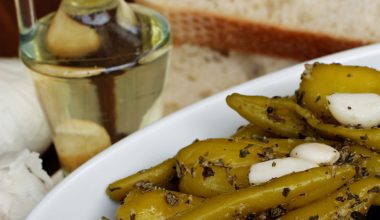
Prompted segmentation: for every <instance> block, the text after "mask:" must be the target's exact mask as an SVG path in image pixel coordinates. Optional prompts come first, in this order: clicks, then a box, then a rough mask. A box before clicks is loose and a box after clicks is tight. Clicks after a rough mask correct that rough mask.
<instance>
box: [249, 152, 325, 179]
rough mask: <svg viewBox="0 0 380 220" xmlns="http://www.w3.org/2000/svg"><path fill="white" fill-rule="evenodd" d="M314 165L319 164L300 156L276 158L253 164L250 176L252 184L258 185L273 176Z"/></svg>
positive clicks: (302, 169)
mask: <svg viewBox="0 0 380 220" xmlns="http://www.w3.org/2000/svg"><path fill="white" fill-rule="evenodd" d="M314 167H318V164H316V163H314V162H311V161H308V160H304V159H300V158H293V157H287V158H281V159H274V160H268V161H265V162H261V163H257V164H253V165H252V166H251V169H250V172H249V175H248V178H249V182H250V183H251V184H255V185H258V184H262V183H265V182H268V181H269V180H271V179H273V178H277V177H281V176H285V175H287V174H290V173H294V172H301V171H304V170H308V169H311V168H314Z"/></svg>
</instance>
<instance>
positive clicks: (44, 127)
mask: <svg viewBox="0 0 380 220" xmlns="http://www.w3.org/2000/svg"><path fill="white" fill-rule="evenodd" d="M50 143H51V134H50V130H49V127H48V124H47V121H46V118H45V116H44V114H43V112H42V109H41V107H40V105H39V102H38V100H37V95H36V92H35V90H34V86H33V82H32V80H31V77H30V76H29V74H28V73H27V70H26V68H25V67H24V66H23V65H22V64H21V62H20V61H18V60H17V59H0V154H1V153H4V152H8V151H15V150H21V149H25V148H29V149H30V150H31V151H37V152H43V151H44V150H46V149H47V147H48V146H49V144H50Z"/></svg>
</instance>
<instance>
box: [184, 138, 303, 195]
mask: <svg viewBox="0 0 380 220" xmlns="http://www.w3.org/2000/svg"><path fill="white" fill-rule="evenodd" d="M302 143H305V141H304V140H296V139H294V140H293V139H271V138H268V139H265V140H248V139H247V140H240V139H208V140H204V141H198V142H195V143H193V144H191V145H189V146H187V147H185V148H183V149H182V150H180V151H179V152H178V154H177V156H176V159H177V173H178V176H179V177H180V183H179V188H180V191H181V192H184V193H188V194H192V195H196V196H202V197H212V196H215V195H218V194H220V193H224V192H231V191H235V190H236V189H239V188H245V187H248V186H249V185H250V184H249V181H248V173H249V169H250V166H251V165H252V164H254V163H257V162H261V161H265V160H269V159H274V158H281V157H285V156H287V155H288V154H289V152H290V151H291V149H293V148H294V147H295V146H297V145H299V144H302Z"/></svg>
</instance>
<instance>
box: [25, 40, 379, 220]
mask: <svg viewBox="0 0 380 220" xmlns="http://www.w3.org/2000/svg"><path fill="white" fill-rule="evenodd" d="M314 61H319V62H324V63H332V62H338V63H343V64H351V65H364V66H370V67H374V68H380V45H372V46H366V47H362V48H358V49H353V50H350V51H346V52H342V53H338V54H334V55H331V56H327V57H323V58H320V59H316V60H313V61H310V62H309V63H312V62H314ZM303 69H304V67H303V64H299V65H296V66H293V67H290V68H287V69H284V70H281V71H277V72H275V73H272V74H269V75H266V76H264V77H261V78H258V79H255V80H252V81H250V82H247V83H244V84H242V85H240V86H237V87H235V88H232V89H229V90H227V91H224V92H222V93H219V94H217V95H215V96H212V97H210V98H208V99H205V100H203V101H201V102H198V103H197V104H194V105H192V106H190V107H188V108H185V109H183V110H181V111H179V112H177V113H175V114H172V115H170V116H168V117H166V118H164V119H162V120H160V121H158V122H157V123H155V124H153V125H151V126H149V127H147V128H145V129H143V130H141V131H139V132H136V133H134V134H133V135H130V136H129V137H128V138H125V139H123V140H122V141H120V142H118V143H116V144H115V145H114V146H112V147H111V148H109V149H108V150H106V151H104V152H102V153H101V154H99V155H97V156H96V157H95V158H93V159H92V160H90V161H89V162H87V163H86V164H84V165H83V166H81V167H80V168H79V169H78V170H76V171H75V172H73V173H72V174H71V175H69V176H68V177H67V178H66V179H64V180H63V181H62V182H61V183H60V184H59V185H58V186H57V187H55V188H54V189H53V190H52V191H51V192H50V193H49V194H48V195H47V196H46V197H45V198H44V200H43V201H41V202H40V203H39V205H38V206H37V207H36V208H35V209H34V210H33V211H32V213H31V214H30V215H29V217H28V219H29V220H45V219H46V220H48V219H49V220H51V219H54V220H61V219H62V220H68V219H70V220H74V219H80V220H87V219H88V220H96V219H101V217H102V216H106V217H108V218H110V219H114V213H115V210H116V208H117V204H116V203H114V202H112V201H111V200H110V199H108V197H107V196H106V194H105V192H104V191H105V189H106V187H107V185H108V184H109V183H110V182H112V181H114V180H117V179H119V178H122V177H124V176H127V175H130V174H132V173H134V172H136V171H139V170H141V169H145V168H148V167H151V166H153V165H155V164H158V163H159V162H161V161H163V160H164V159H166V158H168V157H171V156H173V155H175V154H176V152H177V151H178V150H179V149H180V148H182V147H183V146H186V145H188V144H189V143H191V142H192V141H193V140H195V139H196V138H199V139H205V138H212V137H226V136H228V135H230V134H232V133H233V132H234V131H235V130H236V129H237V127H238V126H240V125H242V124H245V123H246V121H245V120H243V119H242V118H240V117H239V116H238V115H237V114H236V113H235V112H234V111H232V110H230V109H229V108H228V107H227V105H226V104H225V97H226V96H227V95H228V94H231V93H233V92H239V93H243V94H252V95H253V94H256V95H267V96H274V95H289V94H293V92H294V90H295V89H296V88H297V87H298V83H299V78H300V74H301V73H302V71H303Z"/></svg>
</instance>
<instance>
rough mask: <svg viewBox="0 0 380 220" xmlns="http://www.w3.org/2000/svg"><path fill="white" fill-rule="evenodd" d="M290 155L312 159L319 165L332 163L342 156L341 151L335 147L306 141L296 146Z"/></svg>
mask: <svg viewBox="0 0 380 220" xmlns="http://www.w3.org/2000/svg"><path fill="white" fill-rule="evenodd" d="M290 156H291V157H294V158H300V159H304V160H308V161H312V162H314V163H317V164H319V165H322V164H323V165H332V164H334V163H335V162H336V161H337V160H338V159H339V157H340V153H339V151H337V150H336V149H335V148H333V147H331V146H329V145H327V144H321V143H306V144H300V145H298V146H297V147H295V148H294V149H293V150H292V151H291V152H290Z"/></svg>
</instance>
